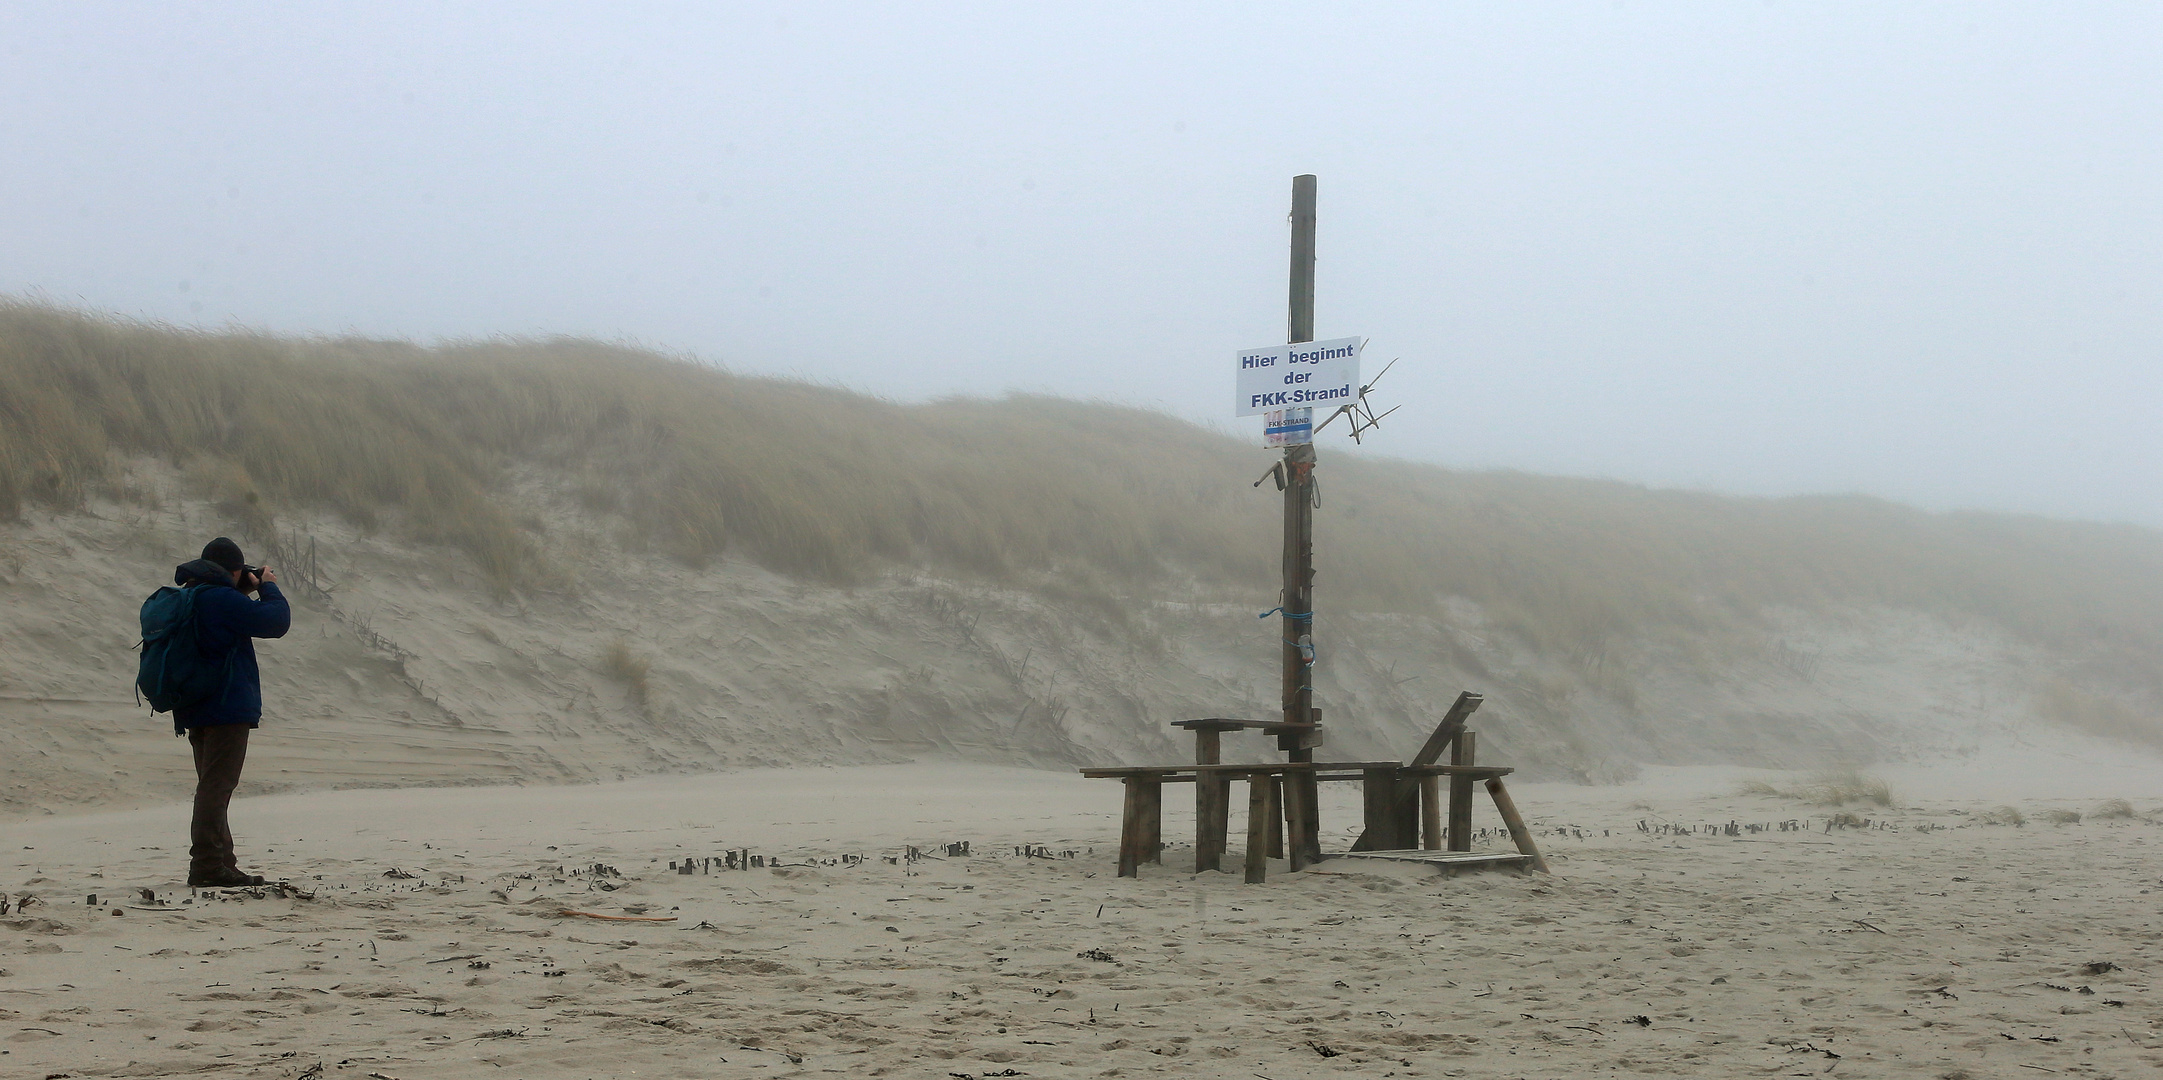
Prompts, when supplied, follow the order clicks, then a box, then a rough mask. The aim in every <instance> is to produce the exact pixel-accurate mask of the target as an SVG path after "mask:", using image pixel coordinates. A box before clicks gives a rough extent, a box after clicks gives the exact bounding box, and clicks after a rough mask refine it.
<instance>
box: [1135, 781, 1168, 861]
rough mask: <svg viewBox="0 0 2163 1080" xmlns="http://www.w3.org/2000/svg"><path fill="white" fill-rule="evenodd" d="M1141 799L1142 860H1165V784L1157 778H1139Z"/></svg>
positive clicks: (1137, 782) (1138, 784)
mask: <svg viewBox="0 0 2163 1080" xmlns="http://www.w3.org/2000/svg"><path fill="white" fill-rule="evenodd" d="M1136 784H1137V786H1139V787H1140V789H1141V793H1142V799H1141V803H1142V806H1141V811H1142V813H1141V818H1142V822H1141V825H1142V827H1141V851H1140V861H1142V862H1145V863H1159V864H1161V863H1163V862H1164V784H1163V783H1162V782H1161V781H1159V780H1157V779H1155V778H1153V777H1152V778H1146V779H1144V778H1137V779H1136Z"/></svg>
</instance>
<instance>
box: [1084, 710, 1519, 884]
mask: <svg viewBox="0 0 2163 1080" xmlns="http://www.w3.org/2000/svg"><path fill="white" fill-rule="evenodd" d="M1483 700H1484V699H1483V698H1482V697H1481V696H1480V695H1478V694H1474V693H1470V692H1467V693H1463V694H1459V695H1458V696H1457V700H1456V702H1455V703H1454V704H1452V705H1451V706H1450V709H1449V711H1448V713H1447V714H1446V715H1445V716H1444V717H1443V718H1442V721H1441V723H1439V724H1438V725H1436V727H1435V730H1434V733H1433V734H1432V735H1430V736H1428V738H1427V742H1426V744H1425V745H1423V746H1421V747H1420V750H1419V753H1418V754H1416V755H1414V756H1413V758H1412V760H1411V762H1410V763H1405V762H1399V761H1322V762H1317V761H1314V760H1313V757H1314V748H1316V747H1318V746H1320V745H1321V743H1322V724H1321V710H1319V709H1316V710H1314V711H1313V712H1312V714H1311V715H1312V716H1313V722H1312V723H1307V724H1288V723H1283V722H1279V721H1269V720H1240V719H1234V718H1231V717H1222V716H1210V717H1202V718H1199V719H1194V720H1176V721H1173V723H1172V726H1173V727H1176V728H1181V729H1183V730H1186V731H1191V732H1193V733H1194V764H1192V765H1143V766H1117V767H1109V768H1091V769H1083V770H1081V774H1082V775H1083V776H1085V777H1090V778H1092V779H1106V780H1118V781H1120V782H1121V783H1122V784H1124V785H1125V787H1126V799H1125V802H1124V806H1123V808H1122V810H1121V813H1120V822H1119V876H1120V877H1134V876H1136V875H1137V874H1139V873H1140V868H1141V865H1142V864H1143V863H1157V862H1162V861H1163V854H1164V785H1166V784H1181V783H1190V784H1193V785H1194V834H1195V835H1194V870H1195V872H1196V873H1200V872H1202V871H1204V870H1219V869H1222V863H1223V860H1224V854H1225V849H1226V847H1227V845H1228V842H1229V839H1230V837H1229V833H1230V831H1231V797H1230V788H1231V784H1232V782H1233V781H1235V780H1245V781H1246V782H1247V792H1248V801H1247V860H1246V862H1247V865H1246V875H1247V880H1248V881H1249V882H1260V881H1262V880H1263V878H1264V876H1265V875H1266V873H1267V871H1268V860H1269V859H1272V858H1279V857H1289V861H1290V862H1291V864H1292V869H1293V870H1294V871H1297V870H1301V869H1304V868H1305V867H1306V866H1307V865H1308V864H1309V863H1311V862H1313V861H1315V860H1317V859H1320V858H1322V857H1323V856H1322V852H1321V845H1320V834H1321V818H1320V816H1319V813H1318V810H1317V807H1316V805H1315V804H1316V803H1318V802H1319V799H1318V797H1317V791H1316V785H1318V784H1321V783H1325V782H1330V783H1333V782H1341V781H1348V780H1358V781H1360V782H1361V785H1362V788H1363V790H1364V793H1365V796H1366V799H1365V818H1366V828H1365V830H1364V831H1362V832H1361V834H1360V837H1359V841H1358V842H1357V843H1356V844H1354V845H1353V851H1355V852H1371V851H1390V852H1399V851H1411V850H1423V851H1451V852H1458V853H1465V852H1469V851H1470V850H1471V848H1472V801H1473V788H1474V785H1476V784H1479V783H1481V782H1485V784H1486V786H1487V791H1488V794H1489V795H1491V796H1493V798H1494V800H1495V809H1496V811H1497V812H1498V813H1499V814H1500V815H1501V816H1502V819H1503V824H1504V825H1506V826H1507V827H1508V828H1509V832H1510V837H1511V839H1512V840H1514V841H1515V842H1516V844H1517V849H1518V852H1519V855H1520V856H1522V857H1523V858H1524V859H1525V860H1526V861H1528V862H1529V864H1530V865H1531V866H1532V867H1533V868H1535V869H1539V870H1545V869H1547V864H1546V861H1545V860H1543V859H1541V858H1540V855H1539V849H1538V848H1537V847H1536V846H1534V844H1533V841H1532V834H1531V832H1530V831H1529V830H1528V829H1526V828H1525V826H1524V822H1523V820H1522V819H1520V818H1519V817H1518V814H1517V808H1516V806H1515V805H1514V804H1512V803H1511V801H1510V798H1509V793H1508V792H1507V791H1506V790H1505V789H1504V788H1503V786H1502V778H1503V777H1505V776H1508V775H1509V774H1510V773H1511V772H1513V771H1514V770H1512V769H1509V768H1506V767H1501V766H1494V765H1479V764H1476V763H1475V760H1474V754H1473V749H1474V739H1475V738H1476V737H1477V736H1476V735H1475V733H1473V732H1470V731H1466V730H1465V721H1466V720H1468V719H1469V718H1470V717H1471V715H1472V714H1473V713H1474V712H1476V711H1477V710H1478V709H1479V707H1480V703H1481V702H1482V701H1483ZM1228 731H1259V732H1262V733H1264V734H1273V735H1276V736H1277V737H1278V743H1277V745H1278V748H1279V749H1281V750H1284V751H1286V752H1287V754H1288V755H1289V757H1290V758H1291V760H1289V761H1283V762H1255V763H1248V764H1226V763H1225V762H1224V761H1223V750H1224V743H1223V738H1224V733H1225V732H1228ZM1445 753H1447V754H1448V755H1449V757H1450V763H1449V764H1447V765H1444V764H1440V759H1441V757H1442V755H1443V754H1445ZM1445 778H1446V779H1448V781H1449V787H1450V790H1449V799H1448V801H1447V804H1446V805H1447V810H1446V811H1445V809H1444V806H1445V803H1444V800H1443V798H1442V781H1443V780H1444V779H1445ZM1445 821H1446V822H1447V829H1446V830H1445V827H1444V823H1445ZM1415 845H1416V846H1415ZM1458 861H1460V862H1462V861H1467V860H1458ZM1469 861H1474V862H1476V861H1479V860H1469ZM1489 861H1494V860H1489ZM1503 861H1507V860H1503Z"/></svg>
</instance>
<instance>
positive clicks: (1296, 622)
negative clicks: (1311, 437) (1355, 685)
mask: <svg viewBox="0 0 2163 1080" xmlns="http://www.w3.org/2000/svg"><path fill="white" fill-rule="evenodd" d="M1314 195H1315V181H1314V176H1313V174H1311V173H1310V174H1303V175H1300V176H1295V177H1293V178H1292V275H1291V295H1290V302H1289V304H1288V305H1287V308H1288V311H1289V317H1288V319H1287V322H1286V330H1287V334H1286V337H1285V340H1286V341H1288V342H1291V343H1293V344H1297V343H1299V342H1302V341H1313V340H1314ZM1283 569H1284V592H1283V604H1284V619H1283V623H1282V625H1283V637H1284V643H1283V645H1282V646H1281V651H1282V653H1283V654H1284V700H1283V705H1284V722H1285V723H1287V724H1311V723H1313V722H1314V716H1313V708H1314V686H1313V678H1312V677H1311V668H1312V665H1310V664H1308V662H1307V656H1308V652H1307V651H1302V650H1301V648H1300V642H1301V639H1303V638H1304V639H1306V641H1307V643H1308V650H1310V651H1311V650H1312V648H1313V644H1312V643H1313V640H1314V604H1313V603H1312V596H1311V590H1312V587H1313V584H1314V445H1313V444H1312V443H1307V444H1303V445H1299V446H1287V447H1285V448H1284V568H1283ZM1288 749H1292V748H1288ZM1292 760H1293V761H1313V760H1314V753H1313V751H1312V749H1311V748H1310V749H1307V750H1305V751H1304V752H1302V751H1301V750H1299V749H1292ZM1287 805H1289V803H1288V804H1287Z"/></svg>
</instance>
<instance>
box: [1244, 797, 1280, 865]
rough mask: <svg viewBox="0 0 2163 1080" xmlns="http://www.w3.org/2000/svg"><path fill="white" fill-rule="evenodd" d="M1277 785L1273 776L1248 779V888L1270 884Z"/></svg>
mask: <svg viewBox="0 0 2163 1080" xmlns="http://www.w3.org/2000/svg"><path fill="white" fill-rule="evenodd" d="M1277 785H1278V780H1277V778H1276V777H1274V776H1268V775H1256V776H1250V777H1248V778H1247V866H1246V870H1247V884H1249V885H1260V884H1262V883H1263V882H1265V881H1267V880H1269V855H1270V852H1269V847H1270V845H1269V834H1270V831H1271V826H1272V825H1273V824H1274V823H1275V822H1276V820H1277Z"/></svg>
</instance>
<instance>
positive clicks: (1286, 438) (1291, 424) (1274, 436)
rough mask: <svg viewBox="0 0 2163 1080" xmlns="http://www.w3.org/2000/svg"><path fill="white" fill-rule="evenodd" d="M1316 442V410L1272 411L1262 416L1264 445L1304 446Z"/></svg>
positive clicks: (1306, 408)
mask: <svg viewBox="0 0 2163 1080" xmlns="http://www.w3.org/2000/svg"><path fill="white" fill-rule="evenodd" d="M1313 441H1314V409H1313V408H1312V407H1303V408H1298V409H1271V410H1270V411H1268V412H1265V413H1263V414H1262V445H1263V446H1266V447H1269V448H1271V449H1275V448H1277V447H1280V446H1303V445H1305V444H1307V443H1311V442H1313Z"/></svg>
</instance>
